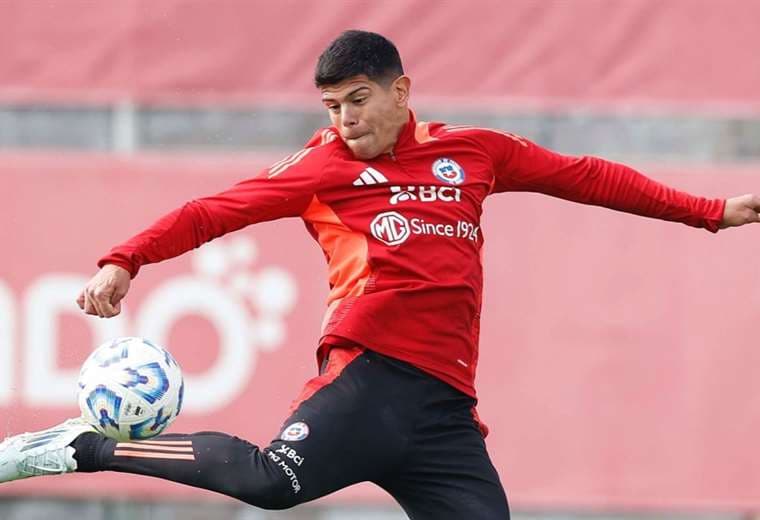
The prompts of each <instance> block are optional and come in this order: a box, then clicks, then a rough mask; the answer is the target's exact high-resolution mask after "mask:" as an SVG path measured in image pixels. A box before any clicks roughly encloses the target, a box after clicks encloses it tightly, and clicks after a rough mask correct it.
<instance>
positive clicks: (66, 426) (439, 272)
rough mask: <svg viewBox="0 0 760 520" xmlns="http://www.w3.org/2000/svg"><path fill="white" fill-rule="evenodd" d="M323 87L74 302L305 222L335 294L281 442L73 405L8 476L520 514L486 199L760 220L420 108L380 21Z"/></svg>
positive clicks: (598, 162)
mask: <svg viewBox="0 0 760 520" xmlns="http://www.w3.org/2000/svg"><path fill="white" fill-rule="evenodd" d="M315 83H316V86H317V87H318V88H319V91H320V93H321V97H322V103H323V104H324V106H325V108H326V109H327V111H328V113H329V116H330V120H331V122H332V126H330V127H329V128H324V129H322V130H320V131H318V132H317V133H316V134H315V136H314V137H313V138H312V139H311V141H309V142H308V143H307V145H306V147H305V148H304V149H302V150H300V151H298V152H296V153H294V154H292V155H290V156H288V157H286V158H284V159H283V160H281V161H279V162H277V163H275V164H273V165H272V166H271V167H269V168H267V169H265V170H264V171H262V172H260V173H259V174H258V175H256V176H255V177H253V178H251V179H248V180H244V181H242V182H240V183H239V184H237V185H235V186H233V187H232V188H230V189H228V190H227V191H223V192H221V193H219V194H217V195H213V196H210V197H205V198H200V199H197V200H193V201H191V202H188V203H187V204H185V205H184V206H182V207H181V208H179V209H177V210H175V211H173V212H171V213H169V214H167V215H166V216H164V217H163V218H161V219H159V220H158V221H157V222H156V223H155V224H153V225H152V226H150V227H149V228H148V229H146V230H144V231H143V232H141V233H139V234H138V235H136V236H135V237H133V238H131V239H130V240H128V241H126V242H125V243H123V244H121V245H118V246H116V247H115V248H113V249H112V250H111V252H110V253H109V254H108V255H107V256H105V257H103V258H102V259H100V261H99V262H98V265H99V267H100V271H99V272H98V273H97V274H96V275H95V276H94V277H93V278H92V280H90V282H89V283H88V284H87V286H86V287H85V288H84V290H83V291H82V294H81V295H80V296H79V298H78V300H77V302H78V304H79V306H80V307H81V308H82V309H83V310H84V312H86V313H87V314H90V315H94V316H100V317H101V318H110V317H112V316H115V315H117V314H119V312H120V309H121V307H120V306H121V301H122V299H123V298H124V296H125V295H126V294H127V291H128V289H129V285H130V280H131V279H132V278H134V277H135V276H136V275H137V273H138V271H139V269H140V268H141V267H142V266H144V265H146V264H150V263H153V262H160V261H163V260H167V259H169V258H172V257H175V256H177V255H180V254H182V253H184V252H186V251H189V250H191V249H193V248H195V247H198V246H200V245H201V244H203V243H205V242H207V241H209V240H211V239H213V238H215V237H219V236H221V235H224V234H225V233H229V232H232V231H235V230H237V229H240V228H242V227H244V226H247V225H249V224H254V223H257V222H262V221H267V220H273V219H278V218H283V217H300V218H301V219H302V220H303V221H304V222H305V224H306V227H307V229H308V231H309V233H310V234H311V235H312V237H313V238H314V239H315V240H317V241H318V243H319V245H320V246H321V247H322V249H323V251H324V254H325V257H326V259H327V263H328V267H329V284H330V294H329V297H328V305H327V313H326V316H325V320H324V325H323V331H322V336H321V338H320V340H319V348H318V352H317V355H318V360H319V367H320V368H319V375H318V376H317V377H315V378H314V379H312V380H311V381H309V382H308V383H306V386H305V387H304V389H303V392H302V393H301V395H300V396H299V397H298V399H297V400H296V401H295V402H294V404H293V406H292V408H291V410H290V414H289V417H288V418H287V419H286V420H285V421H284V423H283V426H282V428H281V430H280V431H279V432H278V434H277V436H276V437H275V439H274V440H273V441H272V442H271V443H270V444H269V445H268V446H266V447H263V448H259V447H258V446H255V445H253V444H250V443H249V442H246V441H244V440H241V439H238V438H236V437H231V436H229V435H226V434H223V433H215V432H203V433H195V434H190V435H181V434H172V435H161V436H159V437H157V438H156V439H154V440H152V441H150V442H132V443H119V442H116V441H114V440H111V439H108V438H106V437H103V436H101V435H100V434H98V433H96V432H95V431H94V430H93V429H92V427H90V426H88V425H87V424H85V423H84V422H83V421H82V420H81V419H72V420H69V421H67V422H65V423H63V424H62V425H59V426H57V427H55V428H52V429H50V430H46V431H43V432H38V433H31V434H22V435H18V436H15V437H11V438H9V439H7V440H6V441H5V442H4V443H3V444H2V445H0V481H9V480H16V479H21V478H26V477H30V476H37V475H47V474H57V473H67V472H72V471H80V472H94V471H109V470H110V471H121V472H127V473H137V474H142V475H150V476H154V477H159V478H163V479H168V480H172V481H175V482H181V483H184V484H188V485H191V486H197V487H201V488H205V489H210V490H213V491H217V492H219V493H223V494H225V495H229V496H231V497H235V498H237V499H240V500H242V501H245V502H247V503H249V504H253V505H255V506H259V507H262V508H272V509H281V508H288V507H292V506H295V505H297V504H301V503H303V502H306V501H309V500H313V499H315V498H318V497H321V496H324V495H326V494H328V493H331V492H333V491H335V490H338V489H340V488H343V487H345V486H348V485H351V484H354V483H356V482H360V481H371V482H374V483H376V484H377V485H379V486H380V487H382V488H383V489H385V490H386V491H387V492H388V493H390V494H391V495H392V496H393V497H394V498H395V499H396V500H397V501H398V502H399V504H400V505H401V507H402V508H403V509H404V510H405V511H406V512H407V514H408V515H409V517H410V518H412V519H415V520H420V519H425V520H427V519H429V520H442V519H457V520H463V519H479V520H491V519H493V520H496V519H499V520H502V519H505V518H509V510H508V506H507V499H506V496H505V492H504V490H503V487H502V485H501V482H500V481H499V477H498V475H497V473H496V470H495V469H494V467H493V465H492V464H491V461H490V459H489V456H488V454H487V452H486V447H485V444H484V440H483V439H484V436H485V434H486V428H485V427H484V426H483V424H481V423H480V422H479V420H478V417H477V414H476V413H475V403H476V392H475V388H474V384H473V381H474V377H475V369H476V366H477V362H478V330H479V318H480V305H481V292H482V266H481V261H480V252H481V247H482V245H483V236H482V232H481V228H480V215H481V206H482V203H483V201H484V199H485V198H486V197H487V196H489V195H492V194H496V193H501V192H505V191H534V192H541V193H546V194H549V195H553V196H556V197H561V198H564V199H569V200H572V201H576V202H580V203H584V204H594V205H599V206H605V207H608V208H612V209H616V210H620V211H626V212H629V213H635V214H637V215H643V216H647V217H654V218H659V219H664V220H671V221H676V222H681V223H684V224H688V225H690V226H694V227H702V228H705V229H707V230H709V231H712V232H717V231H718V230H719V229H722V228H726V227H730V226H740V225H743V224H747V223H750V222H758V221H760V216H758V210H760V197H757V196H754V195H744V196H740V197H735V198H731V199H728V200H720V199H705V198H700V197H695V196H692V195H689V194H686V193H682V192H679V191H676V190H674V189H672V188H669V187H667V186H663V185H662V184H659V183H657V182H655V181H652V180H650V179H648V178H646V177H644V176H643V175H641V174H639V173H637V172H636V171H634V170H632V169H631V168H628V167H626V166H623V165H620V164H615V163H611V162H608V161H604V160H602V159H597V158H593V157H581V158H576V157H568V156H563V155H559V154H557V153H554V152H551V151H549V150H546V149H544V148H541V147H540V146H537V145H535V144H533V143H532V142H530V141H528V140H527V139H524V138H522V137H520V136H517V135H513V134H510V133H507V132H503V131H499V130H489V129H485V128H475V127H472V126H466V125H446V124H443V123H427V122H422V121H418V120H416V118H415V115H414V113H413V112H412V111H411V110H410V109H409V108H408V102H409V92H410V79H409V78H408V77H407V76H406V75H405V74H404V71H403V68H402V65H401V60H400V58H399V55H398V52H397V50H396V48H395V47H394V45H393V44H392V43H391V42H390V41H388V40H387V39H385V38H384V37H382V36H380V35H378V34H374V33H369V32H363V31H347V32H345V33H343V34H342V35H340V36H339V37H338V38H337V39H336V40H335V41H333V42H332V43H331V44H330V45H329V46H328V47H327V49H326V50H325V51H324V52H323V53H322V55H321V56H320V57H319V60H318V63H317V67H316V74H315ZM189 391H192V389H189ZM252 412H255V410H252Z"/></svg>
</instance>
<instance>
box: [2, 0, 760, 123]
mask: <svg viewBox="0 0 760 520" xmlns="http://www.w3.org/2000/svg"><path fill="white" fill-rule="evenodd" d="M758 19H760V3H758V2H754V1H746V0H723V1H721V2H714V1H712V0H669V1H668V2H661V1H659V0H630V1H626V2H607V1H605V0H575V1H573V2H535V1H532V0H512V1H510V2H504V1H501V0H472V1H468V2H439V1H436V0H386V1H384V2H373V1H369V0H355V1H352V2H345V1H344V0H322V1H320V2H302V1H300V0H282V1H278V2H269V1H267V0H256V1H249V0H218V1H214V2H210V1H206V0H161V1H160V2H156V1H153V0H122V1H120V2H116V3H114V2H107V3H104V2H91V1H89V0H69V1H66V2H61V1H58V0H35V1H34V2H29V1H25V0H6V1H3V2H0V48H2V49H3V59H2V60H0V99H3V100H11V101H12V100H32V101H43V102H44V101H54V100H58V101H74V102H83V101H90V102H114V101H119V100H122V99H131V100H137V101H139V102H151V101H161V102H176V103H180V104H188V103H204V102H208V101H213V102H215V103H231V104H234V103H255V102H258V101H263V102H265V103H266V104H268V105H271V104H273V103H275V104H276V103H278V102H281V103H288V104H292V103H298V104H303V105H305V106H316V105H315V103H316V102H315V98H314V93H313V87H312V84H311V78H312V71H313V68H314V64H315V62H316V58H317V56H318V55H319V53H320V52H321V50H322V49H323V48H324V46H325V45H326V44H327V43H328V42H329V41H330V40H331V39H332V38H334V37H335V36H336V35H337V34H338V33H340V32H341V31H343V30H345V29H351V28H360V29H369V30H374V31H379V32H381V33H383V34H386V35H388V36H389V37H390V38H391V39H393V40H394V41H395V42H396V43H397V45H398V46H399V49H400V51H401V54H402V57H403V58H404V60H405V63H406V67H407V70H408V72H409V74H410V75H411V77H412V79H413V80H414V81H415V84H414V88H415V99H416V100H417V101H418V106H423V105H425V104H434V106H436V108H440V103H443V102H450V103H456V104H457V105H456V106H460V105H462V104H471V105H475V104H480V105H483V106H486V107H488V108H489V109H492V108H493V106H494V104H507V105H511V106H516V107H518V108H523V109H524V108H526V104H528V105H534V106H549V107H551V106H572V107H577V106H578V104H579V103H581V104H585V105H607V104H613V103H616V104H619V103H621V102H622V103H625V104H629V105H631V104H646V105H655V106H657V105H663V104H665V105H668V106H669V107H670V108H671V109H672V108H673V107H674V106H685V107H690V108H691V107H693V106H694V105H699V106H702V107H705V108H712V109H717V110H733V111H738V110H741V114H742V115H746V111H747V110H750V109H752V110H755V111H758V110H760V94H759V93H758V89H757V88H756V87H757V85H758V84H760V67H758V66H757V56H756V49H757V48H758V47H760V32H758V31H757V20H758ZM64 20H65V23H62V21H64ZM306 21H308V24H306V25H304V23H305V22H306ZM305 27H308V28H307V29H305ZM675 57H677V59H674V58H675Z"/></svg>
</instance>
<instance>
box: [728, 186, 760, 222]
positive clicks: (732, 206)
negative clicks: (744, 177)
mask: <svg viewBox="0 0 760 520" xmlns="http://www.w3.org/2000/svg"><path fill="white" fill-rule="evenodd" d="M759 212H760V196H758V195H752V194H747V195H740V196H739V197H732V198H730V199H727V200H726V208H725V210H724V211H723V221H722V222H721V223H720V227H721V229H725V228H729V227H736V226H743V225H744V224H751V223H753V222H760V214H759Z"/></svg>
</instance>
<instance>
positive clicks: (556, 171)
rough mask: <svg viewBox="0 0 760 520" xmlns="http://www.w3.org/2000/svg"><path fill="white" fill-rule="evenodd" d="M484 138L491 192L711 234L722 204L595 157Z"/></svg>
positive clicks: (491, 135) (510, 138)
mask: <svg viewBox="0 0 760 520" xmlns="http://www.w3.org/2000/svg"><path fill="white" fill-rule="evenodd" d="M483 134H489V135H487V136H486V139H485V140H484V141H485V143H486V147H487V148H488V150H489V154H490V155H491V156H492V157H493V159H494V171H495V174H496V178H495V183H494V189H493V191H494V192H502V191H532V192H539V193H545V194H547V195H552V196H555V197H559V198H562V199H566V200H571V201H574V202H580V203H583V204H593V205H597V206H604V207H607V208H610V209H614V210H618V211H625V212H627V213H633V214H636V215H642V216H645V217H651V218H657V219H661V220H670V221H675V222H682V223H684V224H687V225H689V226H694V227H702V228H705V229H708V230H709V231H712V232H716V231H717V230H718V228H719V225H720V222H721V220H722V218H723V210H724V207H725V201H724V200H722V199H706V198H703V197H696V196H693V195H690V194H688V193H684V192H682V191H678V190H676V189H674V188H671V187H669V186H665V185H664V184H661V183H659V182H656V181H654V180H652V179H650V178H648V177H646V176H644V175H642V174H641V173H639V172H637V171H636V170H634V169H632V168H629V167H628V166H625V165H622V164H617V163H614V162H610V161H606V160H603V159H599V158H596V157H568V156H564V155H560V154H558V153H555V152H552V151H550V150H547V149H545V148H542V147H540V146H538V145H536V144H533V143H531V142H530V141H527V140H525V139H522V138H519V137H516V136H511V135H509V134H500V133H498V132H483Z"/></svg>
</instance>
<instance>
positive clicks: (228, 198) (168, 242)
mask: <svg viewBox="0 0 760 520" xmlns="http://www.w3.org/2000/svg"><path fill="white" fill-rule="evenodd" d="M312 150H313V149H311V148H306V149H304V150H302V151H300V152H298V153H296V154H293V155H291V156H289V157H286V158H285V159H283V160H282V161H280V162H279V163H276V164H275V165H273V166H272V167H270V168H268V169H265V170H263V171H262V172H261V173H260V174H259V175H257V176H256V177H253V178H251V179H248V180H245V181H242V182H240V183H238V184H236V185H235V186H233V187H231V188H230V189H228V190H226V191H223V192H221V193H218V194H216V195H212V196H210V197H204V198H199V199H195V200H192V201H190V202H188V203H186V204H185V205H183V206H182V207H180V208H177V209H175V210H174V211H172V212H170V213H168V214H166V215H164V216H163V217H161V218H160V219H158V220H157V221H156V222H155V223H153V224H152V225H151V226H150V227H148V228H147V229H145V230H144V231H142V232H140V233H138V234H137V235H135V236H133V237H132V238H130V239H129V240H127V241H126V242H124V243H122V244H120V245H118V246H116V247H114V248H113V249H111V251H110V252H109V253H108V255H106V256H104V257H103V258H101V259H100V260H99V261H98V266H99V267H102V266H103V265H105V264H115V265H118V266H121V267H123V268H125V269H127V270H128V271H129V272H130V274H131V275H132V277H135V276H136V275H137V272H138V271H139V269H140V267H141V266H143V265H146V264H151V263H155V262H160V261H162V260H167V259H169V258H173V257H175V256H179V255H181V254H182V253H185V252H187V251H189V250H191V249H194V248H196V247H199V246H200V245H202V244H204V243H206V242H208V241H210V240H212V239H214V238H217V237H220V236H222V235H224V234H226V233H229V232H232V231H235V230H238V229H241V228H243V227H245V226H248V225H250V224H254V223H257V222H265V221H268V220H275V219H278V218H284V217H294V216H298V215H300V214H301V213H302V212H303V211H304V210H305V209H306V208H307V207H308V205H309V203H310V201H311V200H312V198H313V196H314V193H315V191H316V189H317V185H318V183H319V178H320V176H321V174H322V171H321V170H322V168H321V165H322V164H323V162H324V159H323V157H324V153H323V150H319V153H309V152H312Z"/></svg>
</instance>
